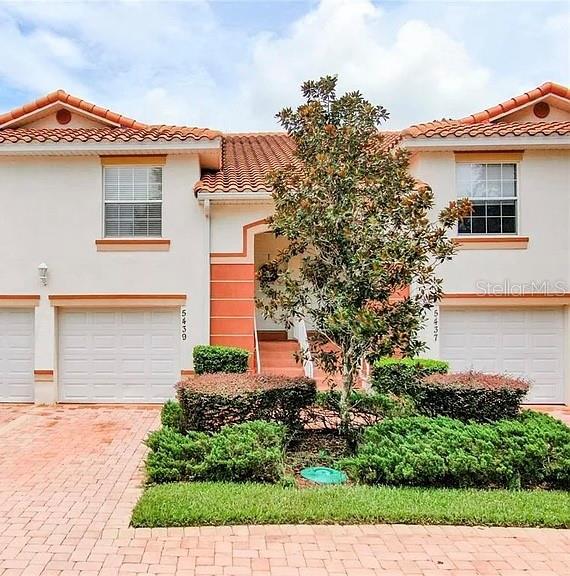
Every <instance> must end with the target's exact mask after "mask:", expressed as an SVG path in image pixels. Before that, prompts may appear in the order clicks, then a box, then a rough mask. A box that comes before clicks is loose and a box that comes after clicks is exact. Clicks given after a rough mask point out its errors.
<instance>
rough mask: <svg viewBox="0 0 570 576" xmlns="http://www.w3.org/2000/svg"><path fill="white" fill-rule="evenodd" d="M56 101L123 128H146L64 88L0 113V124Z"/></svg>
mask: <svg viewBox="0 0 570 576" xmlns="http://www.w3.org/2000/svg"><path fill="white" fill-rule="evenodd" d="M56 102H61V103H62V104H68V105H69V106H73V107H74V108H78V109H79V110H83V111H84V112H88V113H89V114H93V115H94V116H98V117H99V118H102V119H104V120H107V121H109V122H113V123H114V124H118V125H119V126H122V127H124V128H146V125H145V124H141V123H140V122H137V121H136V120H133V119H132V118H127V117H126V116H123V115H121V114H117V113H116V112H112V111H111V110H107V109H105V108H101V107H100V106H97V105H95V104H92V103H91V102H86V101H85V100H82V99H81V98H77V97H76V96H72V95H71V94H68V93H67V92H65V90H56V91H55V92H50V93H49V94H46V95H45V96H42V97H41V98H38V99H37V100H35V101H34V102H29V103H28V104H24V105H23V106H20V107H19V108H15V109H14V110H10V112H6V113H5V114H1V115H0V126H2V125H3V124H6V123H7V122H12V121H13V120H17V119H18V118H21V117H22V116H26V115H27V114H31V113H32V112H35V111H37V110H40V109H41V108H45V107H46V106H49V105H50V104H54V103H56Z"/></svg>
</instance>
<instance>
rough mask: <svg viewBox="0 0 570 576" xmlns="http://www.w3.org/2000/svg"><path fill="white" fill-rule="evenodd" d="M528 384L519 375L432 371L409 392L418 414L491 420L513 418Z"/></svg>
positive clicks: (517, 412)
mask: <svg viewBox="0 0 570 576" xmlns="http://www.w3.org/2000/svg"><path fill="white" fill-rule="evenodd" d="M528 389H529V384H528V382H527V381H525V380H522V379H520V378H511V377H509V376H504V375H500V374H482V373H481V372H459V373H455V374H432V375H431V376H427V377H426V378H424V379H423V381H421V382H419V383H418V384H417V385H415V386H412V387H410V388H409V390H408V393H409V394H410V395H411V397H412V398H413V400H414V403H415V405H416V409H417V411H418V412H419V413H421V414H425V415H426V416H449V417H450V418H458V419H459V420H464V421H468V420H476V421H478V422H494V421H496V420H502V419H505V418H515V417H516V416H517V414H519V412H520V406H521V402H522V401H523V399H524V397H525V395H526V393H527V392H528Z"/></svg>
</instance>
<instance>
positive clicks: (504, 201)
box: [456, 163, 518, 234]
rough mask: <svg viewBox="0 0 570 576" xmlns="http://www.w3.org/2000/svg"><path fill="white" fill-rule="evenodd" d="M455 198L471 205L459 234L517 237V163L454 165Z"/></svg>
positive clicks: (460, 224)
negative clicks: (469, 214) (471, 210)
mask: <svg viewBox="0 0 570 576" xmlns="http://www.w3.org/2000/svg"><path fill="white" fill-rule="evenodd" d="M456 175H457V182H456V186H457V196H458V197H459V198H469V199H470V200H471V203H472V204H473V212H472V214H471V216H470V217H468V218H465V219H464V220H463V221H462V222H460V223H459V227H458V233H459V234H517V231H518V225H517V164H514V163H502V164H469V163H458V164H456Z"/></svg>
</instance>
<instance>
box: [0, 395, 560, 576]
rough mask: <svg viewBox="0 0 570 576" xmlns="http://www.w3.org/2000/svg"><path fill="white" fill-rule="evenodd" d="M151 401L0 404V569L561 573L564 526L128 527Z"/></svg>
mask: <svg viewBox="0 0 570 576" xmlns="http://www.w3.org/2000/svg"><path fill="white" fill-rule="evenodd" d="M157 424H158V411H157V409H156V408H140V407H131V408H129V407H100V406H99V407H72V406H67V407H65V406H58V407H53V408H36V407H32V406H29V407H7V406H0V576H15V575H28V576H29V575H36V576H37V575H43V576H48V575H50V576H56V575H57V576H95V575H99V576H102V575H120V574H178V575H179V576H190V575H192V576H195V575H196V576H198V575H204V576H215V575H223V576H230V575H234V576H240V575H248V574H251V575H257V576H262V575H264V576H265V575H269V574H272V575H274V576H288V575H291V576H335V575H338V576H340V575H351V576H373V575H376V574H379V575H384V576H388V575H403V574H410V575H411V574H418V575H423V576H428V575H434V576H435V575H444V576H446V575H447V576H451V575H452V574H454V575H461V576H474V575H491V574H496V575H502V576H523V575H524V576H547V575H548V576H554V575H556V576H562V575H568V574H570V531H569V530H565V531H562V530H560V531H557V530H535V529H500V528H466V527H446V526H442V527H437V526H435V527H422V526H361V527H355V526H344V527H343V526H331V527H326V526H321V527H318V526H317V527H311V526H282V527H274V526H267V527H263V526H253V527H243V526H242V527H227V528H207V527H206V528H186V529H153V530H149V529H136V530H135V529H132V528H129V527H128V522H129V515H130V511H131V509H132V506H133V504H134V503H135V501H136V498H137V496H138V494H139V490H140V482H141V476H140V462H141V459H142V457H143V455H144V448H143V446H142V445H141V440H142V439H143V438H144V436H145V435H146V433H147V432H148V430H150V429H152V428H153V427H154V426H156V425H157Z"/></svg>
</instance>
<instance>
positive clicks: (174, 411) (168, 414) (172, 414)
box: [160, 400, 182, 430]
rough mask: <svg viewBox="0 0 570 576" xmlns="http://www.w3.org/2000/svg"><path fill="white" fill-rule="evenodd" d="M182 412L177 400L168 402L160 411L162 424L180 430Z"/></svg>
mask: <svg viewBox="0 0 570 576" xmlns="http://www.w3.org/2000/svg"><path fill="white" fill-rule="evenodd" d="M181 418H182V410H181V408H180V404H179V403H178V402H177V401H176V400H167V401H166V402H165V403H164V405H163V406H162V410H161V411H160V422H161V424H162V425H163V426H167V427H168V428H173V429H174V430H180V424H181Z"/></svg>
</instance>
